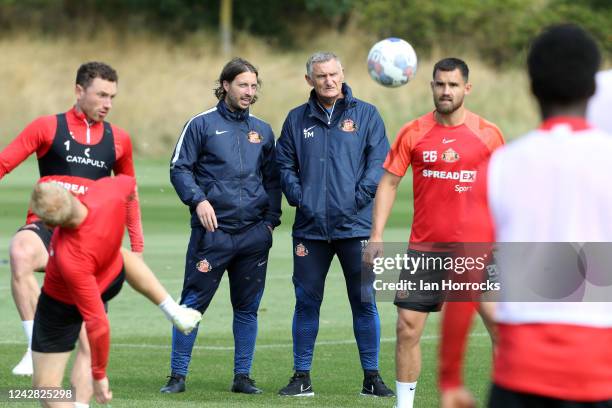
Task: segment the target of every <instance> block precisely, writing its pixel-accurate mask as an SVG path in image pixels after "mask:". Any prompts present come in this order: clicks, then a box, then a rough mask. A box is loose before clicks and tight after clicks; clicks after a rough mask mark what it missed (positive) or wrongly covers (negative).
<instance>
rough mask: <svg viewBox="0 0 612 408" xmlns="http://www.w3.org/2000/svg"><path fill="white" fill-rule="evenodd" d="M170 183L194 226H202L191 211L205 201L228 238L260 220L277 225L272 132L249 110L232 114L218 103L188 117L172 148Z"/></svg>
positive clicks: (278, 193) (278, 204) (278, 203)
mask: <svg viewBox="0 0 612 408" xmlns="http://www.w3.org/2000/svg"><path fill="white" fill-rule="evenodd" d="M170 181H171V182H172V185H173V186H174V189H175V190H176V192H177V194H178V196H179V198H180V199H181V201H182V202H183V203H185V204H186V205H188V206H189V210H190V212H191V226H192V227H198V226H201V225H202V224H201V222H200V220H199V219H198V217H197V214H196V212H195V208H196V206H197V205H198V204H199V203H200V202H202V201H204V200H208V201H209V202H210V204H211V205H212V207H213V209H214V210H215V214H216V216H217V222H218V224H219V228H220V229H221V230H223V231H225V232H228V233H235V232H238V231H240V230H242V229H244V228H245V227H247V226H249V225H251V224H253V223H255V222H259V221H262V220H263V221H265V222H266V223H268V224H270V225H271V226H273V227H276V226H277V225H279V224H280V215H281V190H280V183H279V173H278V168H277V166H276V161H275V152H274V133H273V132H272V128H271V127H270V125H269V124H267V123H266V122H264V121H262V120H261V119H259V118H256V117H255V116H253V115H250V114H249V111H248V110H245V111H236V112H232V111H230V110H229V109H228V108H227V105H226V104H225V102H223V101H220V102H219V103H218V104H217V106H216V107H215V108H212V109H210V110H208V111H206V112H203V113H200V114H198V115H196V116H194V117H193V118H191V120H189V122H187V124H186V125H185V127H184V128H183V132H182V133H181V136H180V137H179V140H178V142H177V144H176V147H175V149H174V154H173V155H172V159H171V162H170Z"/></svg>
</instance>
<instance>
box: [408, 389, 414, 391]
mask: <svg viewBox="0 0 612 408" xmlns="http://www.w3.org/2000/svg"><path fill="white" fill-rule="evenodd" d="M408 389H409V390H410V391H414V390H416V388H408Z"/></svg>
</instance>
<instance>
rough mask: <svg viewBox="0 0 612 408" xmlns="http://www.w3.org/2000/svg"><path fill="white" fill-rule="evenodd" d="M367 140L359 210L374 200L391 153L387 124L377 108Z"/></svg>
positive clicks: (360, 185) (359, 192)
mask: <svg viewBox="0 0 612 408" xmlns="http://www.w3.org/2000/svg"><path fill="white" fill-rule="evenodd" d="M366 138H367V145H366V150H365V155H366V168H365V171H364V173H363V176H362V177H361V180H359V182H358V183H357V186H356V189H355V190H356V191H355V196H356V200H357V208H358V209H361V208H363V207H365V206H367V205H368V204H369V203H370V202H371V201H372V200H373V199H374V195H375V194H376V187H377V186H378V182H379V181H380V178H381V177H382V175H383V172H384V169H383V166H382V165H383V162H384V161H385V157H387V153H388V152H389V140H388V139H387V132H386V131H385V124H384V123H383V120H382V118H381V117H380V114H379V113H378V111H377V110H376V108H373V114H372V117H371V118H370V121H369V127H368V132H367V135H366Z"/></svg>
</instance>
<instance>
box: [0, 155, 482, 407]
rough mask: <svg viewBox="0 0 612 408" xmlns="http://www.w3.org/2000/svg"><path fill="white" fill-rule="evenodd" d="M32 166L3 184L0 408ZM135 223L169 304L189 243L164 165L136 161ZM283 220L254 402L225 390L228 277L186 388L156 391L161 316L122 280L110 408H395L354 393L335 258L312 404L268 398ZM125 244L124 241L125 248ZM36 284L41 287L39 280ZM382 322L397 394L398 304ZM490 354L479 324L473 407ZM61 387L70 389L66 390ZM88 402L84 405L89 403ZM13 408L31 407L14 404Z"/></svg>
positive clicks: (429, 376) (405, 207)
mask: <svg viewBox="0 0 612 408" xmlns="http://www.w3.org/2000/svg"><path fill="white" fill-rule="evenodd" d="M35 166H36V165H35V162H34V161H33V160H29V161H28V162H27V163H24V164H23V165H22V166H21V167H19V168H18V169H16V170H15V171H14V172H13V173H11V174H10V175H8V176H6V178H5V179H3V180H2V181H1V182H0V247H1V248H2V250H1V251H0V275H1V276H2V279H1V281H0V333H2V336H1V337H0V391H1V393H0V406H2V407H4V406H6V407H11V406H15V404H13V403H11V402H8V401H7V399H6V390H7V389H9V388H26V387H29V386H30V378H28V377H25V378H23V377H21V378H20V377H14V376H13V375H12V374H11V369H12V367H13V366H14V365H15V364H16V363H17V362H18V361H19V359H20V358H21V356H22V353H23V352H24V351H25V340H24V336H23V332H22V329H21V323H20V321H19V317H18V314H17V311H16V309H15V306H14V303H13V299H12V297H11V293H10V270H9V265H8V251H7V248H8V245H9V240H10V238H11V236H12V234H13V233H14V231H15V230H16V229H17V228H18V227H19V226H21V225H22V224H23V221H24V219H25V205H26V203H27V202H28V198H29V194H30V191H31V188H32V185H33V183H34V179H35V174H37V170H36V167H35ZM136 166H137V169H136V171H137V174H138V180H139V186H140V187H139V188H140V198H141V206H142V212H143V223H144V230H145V248H146V249H145V259H146V261H147V263H148V264H149V265H150V266H151V267H152V269H153V270H154V272H155V273H156V274H157V276H158V277H159V278H160V280H161V281H162V283H163V284H164V285H165V286H166V288H167V289H168V290H169V291H170V293H171V294H172V295H173V296H176V297H178V296H179V295H180V290H181V286H182V280H183V262H184V256H185V250H186V245H187V240H188V237H189V222H188V218H189V217H188V210H187V208H186V207H185V206H184V205H183V204H182V203H181V202H180V201H179V199H178V198H177V196H176V194H175V192H174V189H173V188H172V186H171V185H170V182H169V180H168V165H167V163H166V161H137V163H136ZM409 178H410V177H409V175H407V177H406V180H405V181H404V183H403V185H402V186H403V187H402V189H401V191H400V195H399V196H398V203H397V204H396V206H395V209H394V212H393V216H392V218H391V219H390V221H389V226H388V228H387V230H386V232H385V239H386V240H387V241H398V242H400V241H407V239H408V234H409V231H408V226H409V223H410V222H411V219H412V198H411V192H410V190H411V185H410V182H409ZM283 211H284V213H283V224H282V225H281V226H280V227H279V228H277V229H276V231H275V232H274V246H273V247H272V251H271V254H270V261H269V266H268V276H267V282H266V291H265V294H264V297H263V300H262V303H261V308H260V314H259V316H260V317H259V335H258V338H257V348H256V353H255V360H254V363H253V371H252V377H253V378H254V379H256V381H257V385H258V386H259V387H261V388H263V390H264V394H263V395H257V396H245V395H238V394H233V393H230V392H229V388H230V386H231V381H232V377H233V374H232V367H233V337H232V331H231V322H232V311H231V306H230V301H229V288H228V283H227V279H224V281H223V282H222V284H221V286H220V288H219V291H218V293H217V294H216V296H215V298H214V299H213V302H212V304H211V305H210V308H209V309H208V311H207V312H206V314H205V316H204V320H203V321H202V323H201V325H200V331H199V334H198V340H197V342H196V347H195V349H194V352H193V359H192V363H191V367H190V374H189V377H188V379H187V392H185V393H183V394H179V395H162V394H160V393H159V388H160V387H161V386H162V385H164V383H165V381H166V378H165V377H166V376H167V375H168V374H169V357H170V341H171V335H170V334H171V331H170V324H169V323H168V322H167V321H166V320H165V318H164V317H163V315H162V313H161V312H160V311H159V310H158V309H157V308H156V307H155V306H154V305H152V304H150V303H149V302H148V301H147V300H146V299H145V298H143V297H142V296H140V295H138V294H137V293H135V292H134V291H133V290H132V289H131V288H130V287H129V286H128V285H127V284H126V285H125V286H124V288H123V290H122V293H121V294H120V295H119V296H118V297H117V298H115V299H113V300H112V301H111V302H110V310H109V317H110V320H111V330H112V343H111V354H110V363H109V371H108V373H109V378H110V382H111V389H112V390H113V395H114V399H113V403H112V405H113V407H166V406H179V407H202V406H206V407H230V406H231V407H233V406H235V407H295V406H299V407H366V406H367V407H392V406H393V404H394V400H392V399H373V398H367V397H361V396H359V391H360V390H361V381H362V371H361V367H360V365H359V358H358V352H357V346H356V345H355V341H354V337H353V329H352V320H351V313H350V307H349V303H348V299H347V296H346V290H345V286H344V278H343V277H342V272H341V270H340V267H339V264H338V262H337V261H336V260H335V261H334V263H333V264H332V267H331V270H330V272H329V275H328V278H327V283H326V290H325V299H324V302H323V306H322V308H321V321H320V329H319V335H318V339H317V345H316V348H315V356H314V363H313V367H312V380H313V388H314V390H315V393H316V395H315V397H314V398H297V399H296V398H287V397H279V396H277V395H276V392H277V391H278V389H280V388H281V387H283V386H285V385H286V384H287V382H288V380H289V377H290V376H291V375H292V362H293V359H292V342H291V319H292V315H293V307H294V296H293V285H292V283H291V272H292V244H291V223H292V220H293V214H294V211H293V209H291V208H290V207H288V206H287V204H286V202H284V208H283ZM125 242H126V245H127V242H128V241H125ZM38 278H39V279H40V280H42V274H39V276H38ZM378 306H379V311H380V316H381V333H382V342H381V353H380V369H381V374H382V376H383V378H384V380H385V381H386V383H387V384H388V385H390V386H391V387H392V388H395V386H394V385H395V383H394V379H395V374H394V370H395V365H394V347H395V318H396V312H395V308H394V306H393V305H392V304H390V303H382V302H381V303H379V305H378ZM438 321H439V314H432V315H430V317H429V322H428V324H427V326H426V329H425V333H424V338H423V342H422V352H423V369H422V373H421V377H420V379H419V385H418V389H417V394H416V400H415V406H416V407H435V406H437V405H438V404H439V396H438V392H437V388H436V375H437V374H436V371H437V364H438V358H437V343H438V337H437V336H438ZM490 354H491V347H490V343H489V339H488V337H487V336H486V334H485V329H484V327H483V326H482V324H481V323H480V322H477V323H476V324H475V326H474V330H473V333H472V337H471V338H470V342H469V353H468V358H467V371H466V373H465V376H466V382H467V385H468V386H469V387H470V388H471V389H472V391H473V392H474V393H475V395H476V397H477V398H478V400H479V401H480V402H481V403H482V402H483V401H485V400H486V394H487V389H488V384H489V370H490ZM66 385H68V384H67V383H66ZM95 405H96V404H93V405H92V406H95ZM19 406H20V407H27V406H38V405H37V404H36V403H21V404H19Z"/></svg>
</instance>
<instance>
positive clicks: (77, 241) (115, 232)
mask: <svg viewBox="0 0 612 408" xmlns="http://www.w3.org/2000/svg"><path fill="white" fill-rule="evenodd" d="M135 186H136V180H135V179H134V178H133V177H128V176H123V175H120V176H117V177H114V178H111V177H105V178H102V179H100V180H97V181H94V182H93V183H91V184H90V188H89V191H88V193H87V194H86V195H81V196H79V199H80V200H81V202H82V203H83V204H84V205H85V206H86V207H87V209H88V210H89V212H88V214H87V217H86V218H85V220H84V221H83V222H82V223H81V225H79V226H78V227H77V228H56V229H55V232H54V234H53V238H52V239H51V248H50V250H49V262H48V263H47V269H46V273H45V280H44V283H43V290H44V292H45V293H46V294H47V295H49V296H51V297H52V298H54V299H56V300H59V301H60V302H63V303H67V304H73V305H76V307H77V308H78V309H79V312H80V313H81V315H82V316H83V321H84V322H85V328H86V329H87V338H88V339H89V345H90V347H91V368H92V373H93V377H94V379H96V380H100V379H102V378H104V377H105V376H106V365H107V363H108V354H109V350H110V326H109V322H108V317H107V316H106V312H105V311H104V303H103V302H102V299H101V297H100V295H101V294H102V293H103V292H104V291H105V290H106V289H107V288H108V286H109V285H110V284H111V283H112V281H113V280H114V279H116V278H117V276H118V275H119V273H120V272H121V269H122V267H123V260H122V257H121V253H120V252H119V248H120V247H121V240H122V238H123V231H124V229H125V222H126V213H127V211H126V208H127V204H128V202H129V201H130V199H131V198H132V197H131V196H132V193H133V192H134V187H135Z"/></svg>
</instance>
